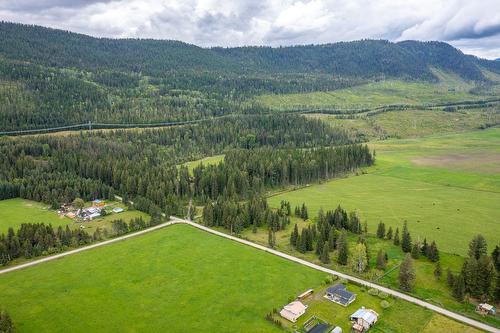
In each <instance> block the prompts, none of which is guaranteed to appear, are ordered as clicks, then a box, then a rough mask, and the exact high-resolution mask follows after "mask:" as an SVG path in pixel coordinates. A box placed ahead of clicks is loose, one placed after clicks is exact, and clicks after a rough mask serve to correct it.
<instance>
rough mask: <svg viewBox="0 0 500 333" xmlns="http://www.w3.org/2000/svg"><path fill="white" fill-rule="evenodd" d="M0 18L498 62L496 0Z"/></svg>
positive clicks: (174, 7) (322, 2) (156, 0)
mask: <svg viewBox="0 0 500 333" xmlns="http://www.w3.org/2000/svg"><path fill="white" fill-rule="evenodd" d="M0 20H4V21H12V22H23V23H30V24H38V25H43V26H49V27H54V28H59V29H65V30H71V31H75V32H81V33H85V34H89V35H93V36H100V37H117V38H121V37H141V38H156V39H176V40H182V41H185V42H189V43H193V44H197V45H200V46H215V45H217V46H238V45H271V46H279V45H294V44H311V43H315V44H317V43H330V42H336V41H346V40H355V39H362V38H373V39H389V40H392V41H399V40H406V39H418V40H442V41H446V42H449V43H450V44H452V45H454V46H456V47H458V48H460V49H461V50H462V51H464V52H465V53H469V54H475V55H478V56H481V57H484V58H500V0H312V1H308V0H301V1H295V0H268V1H260V0H0Z"/></svg>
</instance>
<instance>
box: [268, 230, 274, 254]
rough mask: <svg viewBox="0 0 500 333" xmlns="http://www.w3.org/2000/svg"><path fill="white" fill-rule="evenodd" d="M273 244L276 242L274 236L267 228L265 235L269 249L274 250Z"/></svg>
mask: <svg viewBox="0 0 500 333" xmlns="http://www.w3.org/2000/svg"><path fill="white" fill-rule="evenodd" d="M275 242H276V236H275V234H274V231H273V230H272V229H271V228H269V232H268V235H267V243H268V244H269V247H270V248H272V249H274V245H275Z"/></svg>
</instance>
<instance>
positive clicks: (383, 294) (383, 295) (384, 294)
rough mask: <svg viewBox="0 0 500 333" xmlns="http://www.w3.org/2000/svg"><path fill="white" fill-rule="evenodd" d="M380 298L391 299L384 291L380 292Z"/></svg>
mask: <svg viewBox="0 0 500 333" xmlns="http://www.w3.org/2000/svg"><path fill="white" fill-rule="evenodd" d="M378 297H379V298H381V299H386V298H387V297H389V294H387V293H384V292H383V291H382V292H379V293H378Z"/></svg>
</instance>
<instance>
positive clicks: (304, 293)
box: [297, 289, 314, 299]
mask: <svg viewBox="0 0 500 333" xmlns="http://www.w3.org/2000/svg"><path fill="white" fill-rule="evenodd" d="M313 292H314V290H313V289H307V290H306V291H304V292H303V293H302V294H300V295H299V296H297V299H304V298H306V297H307V296H309V295H311V294H312V293H313Z"/></svg>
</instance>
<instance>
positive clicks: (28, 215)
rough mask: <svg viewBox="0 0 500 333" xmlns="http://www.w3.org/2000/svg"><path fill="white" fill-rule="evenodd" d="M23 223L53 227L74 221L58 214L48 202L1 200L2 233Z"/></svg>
mask: <svg viewBox="0 0 500 333" xmlns="http://www.w3.org/2000/svg"><path fill="white" fill-rule="evenodd" d="M23 223H45V224H52V226H53V227H58V226H60V225H62V226H64V225H66V224H69V223H72V220H71V219H69V218H67V217H61V216H59V215H57V213H56V212H55V211H54V210H51V209H50V207H49V206H48V205H46V204H43V203H40V202H36V201H31V200H26V199H21V198H15V199H7V200H0V233H5V232H7V230H8V229H9V228H10V227H12V228H14V230H16V229H17V228H18V227H19V226H20V225H21V224H23Z"/></svg>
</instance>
